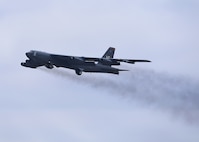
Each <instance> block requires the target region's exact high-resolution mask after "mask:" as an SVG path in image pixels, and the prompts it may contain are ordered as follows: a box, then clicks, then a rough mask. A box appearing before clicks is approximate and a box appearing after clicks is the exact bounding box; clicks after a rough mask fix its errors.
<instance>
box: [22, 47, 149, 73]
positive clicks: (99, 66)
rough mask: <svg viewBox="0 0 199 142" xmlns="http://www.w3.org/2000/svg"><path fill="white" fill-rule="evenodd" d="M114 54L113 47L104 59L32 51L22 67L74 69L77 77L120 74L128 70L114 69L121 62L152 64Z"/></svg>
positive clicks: (27, 54) (28, 53)
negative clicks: (87, 74)
mask: <svg viewBox="0 0 199 142" xmlns="http://www.w3.org/2000/svg"><path fill="white" fill-rule="evenodd" d="M114 53H115V48H113V47H110V48H109V49H108V50H107V51H106V53H105V54H104V55H103V56H102V58H92V57H77V56H65V55H55V54H50V53H46V52H41V51H35V50H31V51H30V52H27V53H26V56H27V57H28V60H26V61H25V62H22V63H21V65H22V66H24V67H29V68H37V67H40V66H45V67H47V68H48V69H52V68H53V67H63V68H68V69H73V70H75V72H76V74H77V75H81V74H82V72H95V73H96V72H98V73H112V74H119V71H128V70H123V69H118V68H114V67H112V66H113V65H114V66H116V65H120V63H121V62H125V63H130V64H134V63H135V62H151V61H149V60H136V59H114V58H113V56H114Z"/></svg>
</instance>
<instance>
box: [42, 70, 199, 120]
mask: <svg viewBox="0 0 199 142" xmlns="http://www.w3.org/2000/svg"><path fill="white" fill-rule="evenodd" d="M40 69H41V70H42V71H45V72H48V73H51V74H53V75H56V76H60V77H62V78H65V79H67V80H68V79H70V80H71V81H74V82H76V83H79V84H81V85H88V86H90V87H92V88H94V89H99V90H102V92H103V91H106V92H107V91H108V93H109V94H114V95H119V96H121V97H124V98H125V99H130V100H132V102H134V103H137V104H142V105H144V106H146V107H153V108H156V109H158V110H160V111H162V110H163V111H166V112H172V114H175V115H176V116H179V117H183V118H185V119H186V120H188V121H190V122H198V120H199V90H198V85H199V82H198V81H196V80H194V79H190V78H186V77H181V76H175V75H170V74H167V73H159V72H155V71H153V70H146V69H139V68H137V69H134V70H133V73H132V72H128V73H124V74H121V75H119V76H115V75H114V76H113V75H110V76H107V77H105V76H98V75H97V76H93V75H85V74H84V75H83V76H76V75H75V74H73V73H70V72H67V71H64V70H60V69H53V70H48V69H44V68H40ZM114 95H113V96H114Z"/></svg>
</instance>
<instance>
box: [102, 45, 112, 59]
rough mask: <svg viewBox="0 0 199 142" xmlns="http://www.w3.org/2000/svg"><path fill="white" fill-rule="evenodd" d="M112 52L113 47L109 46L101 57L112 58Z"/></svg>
mask: <svg viewBox="0 0 199 142" xmlns="http://www.w3.org/2000/svg"><path fill="white" fill-rule="evenodd" d="M114 53H115V48H113V47H109V49H108V50H107V51H106V53H105V54H104V55H103V57H102V58H106V59H112V58H113V57H114Z"/></svg>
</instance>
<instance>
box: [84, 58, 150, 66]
mask: <svg viewBox="0 0 199 142" xmlns="http://www.w3.org/2000/svg"><path fill="white" fill-rule="evenodd" d="M81 59H83V60H84V61H88V62H101V63H103V62H110V64H111V63H113V64H115V63H120V62H124V63H129V64H134V63H136V62H151V61H149V60H138V59H106V58H90V57H81Z"/></svg>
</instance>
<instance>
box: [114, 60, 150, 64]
mask: <svg viewBox="0 0 199 142" xmlns="http://www.w3.org/2000/svg"><path fill="white" fill-rule="evenodd" d="M112 60H113V61H117V62H124V63H129V64H134V63H136V62H151V61H149V60H137V59H112Z"/></svg>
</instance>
